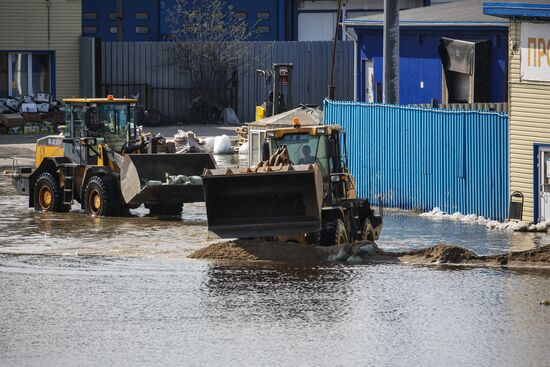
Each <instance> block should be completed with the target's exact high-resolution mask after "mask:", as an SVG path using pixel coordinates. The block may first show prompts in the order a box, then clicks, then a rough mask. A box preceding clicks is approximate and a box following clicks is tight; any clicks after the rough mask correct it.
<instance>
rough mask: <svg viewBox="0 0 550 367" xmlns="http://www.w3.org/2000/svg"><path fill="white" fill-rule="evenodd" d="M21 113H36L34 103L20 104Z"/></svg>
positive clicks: (36, 109)
mask: <svg viewBox="0 0 550 367" xmlns="http://www.w3.org/2000/svg"><path fill="white" fill-rule="evenodd" d="M21 112H38V108H37V106H36V103H26V102H25V103H23V104H21Z"/></svg>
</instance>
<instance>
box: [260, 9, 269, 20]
mask: <svg viewBox="0 0 550 367" xmlns="http://www.w3.org/2000/svg"><path fill="white" fill-rule="evenodd" d="M270 18H271V14H270V13H269V12H267V11H261V12H258V13H256V20H268V19H270Z"/></svg>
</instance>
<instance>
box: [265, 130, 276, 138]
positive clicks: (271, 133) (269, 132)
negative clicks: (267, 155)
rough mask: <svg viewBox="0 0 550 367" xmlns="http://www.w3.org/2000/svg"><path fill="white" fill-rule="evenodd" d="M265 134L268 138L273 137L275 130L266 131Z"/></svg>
mask: <svg viewBox="0 0 550 367" xmlns="http://www.w3.org/2000/svg"><path fill="white" fill-rule="evenodd" d="M266 135H267V137H268V138H274V137H275V131H268V132H267V134H266Z"/></svg>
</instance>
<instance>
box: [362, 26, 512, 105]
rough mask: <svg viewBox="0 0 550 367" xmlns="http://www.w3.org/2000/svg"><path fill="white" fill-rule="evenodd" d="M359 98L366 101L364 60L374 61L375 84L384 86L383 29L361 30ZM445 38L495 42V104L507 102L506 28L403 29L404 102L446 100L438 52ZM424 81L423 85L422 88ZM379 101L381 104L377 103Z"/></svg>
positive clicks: (493, 74) (401, 46)
mask: <svg viewBox="0 0 550 367" xmlns="http://www.w3.org/2000/svg"><path fill="white" fill-rule="evenodd" d="M356 31H357V33H358V39H359V45H358V55H357V63H358V64H357V99H358V100H360V101H364V100H365V70H363V69H364V68H363V60H365V59H369V60H372V61H373V62H374V83H375V85H376V83H382V50H383V38H382V28H381V27H372V28H357V29H356ZM441 37H449V38H456V39H461V40H490V41H491V102H503V101H505V100H506V59H507V42H506V40H507V37H508V30H507V29H506V28H505V27H498V28H495V27H493V28H481V27H476V28H474V27H467V28H465V27H461V28H455V29H453V28H447V29H446V30H444V29H438V28H437V27H423V28H418V27H417V28H404V27H401V39H400V50H399V52H400V65H399V67H400V78H401V79H400V90H401V92H400V103H401V104H415V103H429V102H430V101H431V100H432V99H433V98H437V99H438V100H439V101H442V89H443V88H442V65H441V60H440V57H439V53H438V47H439V42H440V40H441ZM421 82H423V83H422V85H421ZM375 102H381V101H376V100H375Z"/></svg>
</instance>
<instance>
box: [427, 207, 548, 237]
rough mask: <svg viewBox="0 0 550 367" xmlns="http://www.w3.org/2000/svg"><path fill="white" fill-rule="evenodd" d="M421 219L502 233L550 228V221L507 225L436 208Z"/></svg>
mask: <svg viewBox="0 0 550 367" xmlns="http://www.w3.org/2000/svg"><path fill="white" fill-rule="evenodd" d="M420 216H421V217H428V218H431V219H435V220H444V219H446V220H455V221H461V222H464V223H471V224H479V225H484V226H485V227H487V229H491V230H493V229H494V230H501V231H513V232H547V231H548V229H549V228H550V221H548V222H541V223H538V224H529V223H526V222H522V221H508V222H506V223H502V222H498V221H496V220H490V219H487V218H485V217H483V216H477V215H476V214H467V215H464V214H462V213H460V212H455V213H453V214H447V213H446V212H444V211H442V210H441V209H440V208H438V207H435V208H433V209H432V210H430V211H429V212H426V213H422V214H420Z"/></svg>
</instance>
